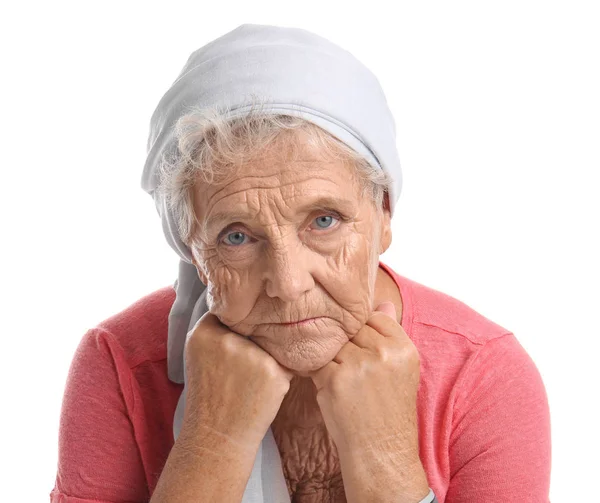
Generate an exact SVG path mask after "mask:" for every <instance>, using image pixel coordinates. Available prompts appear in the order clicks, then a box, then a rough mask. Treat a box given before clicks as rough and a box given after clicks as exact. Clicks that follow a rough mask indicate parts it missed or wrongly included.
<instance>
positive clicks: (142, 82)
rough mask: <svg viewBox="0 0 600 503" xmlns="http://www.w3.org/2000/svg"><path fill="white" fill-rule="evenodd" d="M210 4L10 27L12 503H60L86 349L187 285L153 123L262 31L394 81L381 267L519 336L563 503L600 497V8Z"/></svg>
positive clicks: (8, 401) (5, 371) (47, 18)
mask: <svg viewBox="0 0 600 503" xmlns="http://www.w3.org/2000/svg"><path fill="white" fill-rule="evenodd" d="M212 4H213V5H211V2H206V1H204V2H200V1H195V2H191V1H190V2H173V1H169V2H167V1H166V0H165V1H163V2H144V3H142V2H139V3H138V2H94V3H92V2H72V3H65V2H29V3H25V2H21V3H20V4H19V6H18V7H16V6H8V5H7V6H5V7H3V9H2V10H3V12H1V13H0V19H1V21H0V23H1V25H0V33H1V34H0V37H2V40H0V42H1V43H0V51H1V54H0V56H1V62H2V66H1V74H2V75H1V76H2V78H1V79H0V85H1V87H2V89H1V93H0V100H1V103H0V104H1V118H2V120H1V121H0V128H1V131H0V133H1V136H0V138H1V141H2V161H1V162H2V171H1V177H2V178H1V180H2V190H1V197H0V204H1V205H2V207H1V213H0V214H1V215H2V219H3V223H2V252H1V253H2V260H1V261H0V268H1V274H2V275H1V278H2V284H3V296H5V297H4V299H3V304H2V305H3V309H2V311H3V316H2V321H3V339H2V341H3V347H2V351H3V359H2V360H3V364H2V366H1V370H0V372H1V373H2V376H1V380H0V382H1V383H2V402H3V403H2V414H1V419H0V421H2V432H3V434H4V439H3V441H2V447H1V448H0V450H1V452H2V460H3V468H2V474H1V477H2V478H3V479H4V480H3V483H2V497H1V499H2V500H3V501H10V502H16V501H23V502H33V501H48V500H49V496H48V495H49V492H50V491H51V490H52V487H53V485H54V478H55V475H56V462H57V455H58V453H57V449H58V446H57V441H58V422H59V415H60V407H61V400H62V392H63V387H64V384H65V379H66V376H67V372H68V368H69V364H70V362H71V358H72V356H73V352H74V350H75V348H76V346H77V344H78V343H79V340H80V339H81V337H82V335H83V334H84V333H85V331H86V330H87V329H88V328H90V327H93V326H94V325H95V324H97V323H98V322H100V321H101V320H103V319H104V318H106V317H108V316H110V315H112V314H115V313H117V312H119V311H120V310H122V309H123V308H125V307H126V306H128V305H129V304H131V303H132V302H134V301H135V300H137V299H138V298H140V297H141V296H143V295H146V294H147V293H149V292H151V291H153V290H155V289H158V288H160V287H163V286H166V285H170V284H172V283H173V281H174V279H175V277H176V273H177V269H176V265H177V256H176V255H175V252H174V251H172V250H171V249H170V248H169V247H168V245H167V243H166V240H165V239H164V238H163V235H162V231H161V228H160V222H159V218H158V215H157V214H156V212H155V210H154V206H153V203H152V200H151V198H150V196H148V195H147V194H146V193H145V192H143V190H142V189H141V187H140V176H141V172H142V166H143V163H144V158H145V147H146V138H147V134H148V125H149V120H150V116H151V114H152V112H153V110H154V107H155V106H156V104H157V103H158V100H159V99H160V97H161V96H162V94H163V93H164V92H165V91H166V90H167V89H168V87H169V86H170V85H171V83H172V81H173V80H174V79H175V78H176V76H177V74H178V73H179V71H180V69H181V67H182V66H183V65H184V63H185V61H186V60H187V57H188V56H189V54H190V53H191V52H192V51H193V50H195V49H197V48H198V47H200V46H202V45H204V44H205V43H207V42H209V41H210V40H212V39H214V38H216V37H218V36H220V35H222V34H224V33H225V32H227V31H229V30H232V29H234V28H235V27H237V26H238V25H239V24H242V23H247V22H250V23H259V24H279V25H283V26H294V27H300V28H305V29H308V30H311V31H314V32H316V33H318V34H320V35H322V36H325V37H326V38H329V39H330V40H332V41H333V42H336V43H338V44H340V45H342V46H343V47H345V48H346V49H348V50H350V51H351V52H353V53H354V54H355V55H356V56H357V57H358V58H359V59H360V60H362V61H363V62H364V63H365V64H366V65H367V66H368V67H370V68H371V69H372V71H373V72H374V73H375V74H376V75H377V76H378V78H379V80H380V82H381V84H382V86H383V88H384V90H385V92H386V94H387V96H388V100H389V104H390V107H391V109H392V111H393V113H394V116H395V118H396V122H397V130H398V148H399V152H400V157H401V161H402V165H403V169H404V188H403V192H402V197H401V199H400V202H399V205H398V210H397V214H396V216H395V219H394V243H393V246H392V249H391V250H390V251H389V252H388V253H386V254H385V256H383V261H384V262H386V263H388V264H389V265H391V266H392V268H394V269H395V270H396V271H397V272H399V273H400V274H402V275H404V276H407V277H409V278H411V279H413V280H415V281H418V282H420V283H423V284H425V285H427V286H430V287H433V288H436V289H439V290H441V291H443V292H445V293H448V294H450V295H452V296H454V297H456V298H458V299H460V300H462V301H463V302H465V303H467V304H468V305H470V306H471V307H473V308H474V309H476V310H477V311H479V312H480V313H482V314H483V315H485V316H486V317H488V318H490V319H492V320H493V321H495V322H496V323H498V324H500V325H502V326H504V327H506V328H508V329H510V330H512V331H513V332H514V333H515V334H516V335H517V338H518V339H519V340H520V342H521V344H522V345H523V346H524V347H525V348H526V350H527V351H528V352H529V354H530V355H531V356H532V358H533V359H534V361H535V362H536V364H537V366H538V368H539V370H540V372H541V374H542V377H543V379H544V382H545V385H546V389H547V393H548V397H549V401H550V407H551V421H552V435H553V437H552V450H553V461H552V485H551V499H552V501H553V502H554V503H556V502H562V501H564V502H567V501H578V500H579V499H582V500H583V499H585V500H586V501H592V500H595V498H598V493H597V484H596V482H597V477H598V470H599V468H600V463H599V462H598V451H599V449H600V442H599V434H598V425H599V424H600V417H599V413H598V396H599V393H598V384H600V380H599V379H598V366H599V363H598V356H597V352H598V349H599V345H598V338H599V336H600V330H599V329H598V323H597V313H598V307H597V306H598V303H599V301H600V298H599V297H600V295H599V294H598V289H599V282H600V274H599V268H598V257H600V249H599V245H598V237H599V236H598V235H599V231H598V228H599V224H598V217H599V215H600V208H599V203H598V199H599V198H598V190H599V185H598V181H599V177H598V173H599V169H600V145H599V143H600V99H599V94H600V93H599V90H600V77H599V67H600V63H599V62H600V35H599V34H600V29H599V26H600V16H599V14H598V11H597V10H596V9H597V6H598V2H592V1H590V2H582V1H576V0H568V1H562V2H555V1H544V2H541V1H540V2H534V1H528V0H520V1H503V2H491V1H482V0H479V1H473V2H465V1H452V2H429V1H420V2H416V1H415V2H405V1H400V2H398V1H396V2H377V1H373V0H371V1H369V2H360V3H359V2H357V3H352V2H332V1H329V2H325V1H322V0H320V1H311V0H303V1H300V2H284V1H278V2H266V1H262V2H261V1H254V2H241V1H229V2H219V1H216V2H212ZM590 491H591V492H590ZM594 493H595V494H594Z"/></svg>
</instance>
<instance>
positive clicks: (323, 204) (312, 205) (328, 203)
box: [205, 196, 356, 230]
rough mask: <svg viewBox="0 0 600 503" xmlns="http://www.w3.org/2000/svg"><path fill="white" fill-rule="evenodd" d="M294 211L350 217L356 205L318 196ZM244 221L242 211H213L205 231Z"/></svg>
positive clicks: (246, 217)
mask: <svg viewBox="0 0 600 503" xmlns="http://www.w3.org/2000/svg"><path fill="white" fill-rule="evenodd" d="M295 210H296V213H310V212H311V211H314V210H324V211H334V212H341V213H343V214H346V215H347V216H351V215H352V214H353V213H354V212H355V211H356V205H355V203H354V202H353V201H352V200H350V199H347V198H340V197H333V196H320V197H317V198H315V199H313V200H311V201H308V202H307V203H306V204H303V205H301V206H299V207H297V208H295ZM244 220H249V215H248V213H245V212H243V211H234V212H228V211H215V212H211V213H210V214H209V216H208V218H207V219H206V226H205V229H207V230H209V229H212V228H214V227H219V228H220V227H221V226H224V225H229V224H231V223H233V222H237V221H244Z"/></svg>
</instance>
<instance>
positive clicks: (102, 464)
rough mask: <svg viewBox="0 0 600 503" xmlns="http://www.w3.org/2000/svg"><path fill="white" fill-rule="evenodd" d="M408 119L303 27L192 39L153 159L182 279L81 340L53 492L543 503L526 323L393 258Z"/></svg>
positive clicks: (542, 419) (90, 497)
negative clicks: (399, 131)
mask: <svg viewBox="0 0 600 503" xmlns="http://www.w3.org/2000/svg"><path fill="white" fill-rule="evenodd" d="M394 136H395V133H394V121H393V119H392V116H391V114H390V111H389V109H388V107H387V104H386V101H385V97H384V95H383V92H382V90H381V88H380V86H379V84H378V82H377V79H376V78H375V77H374V76H373V75H372V74H371V72H370V71H369V70H368V69H366V68H365V67H364V66H363V65H362V64H361V63H359V62H358V61H357V60H356V59H355V58H354V57H353V56H351V55H350V54H349V53H347V52H346V51H344V50H342V49H341V48H339V47H337V46H336V45H334V44H332V43H330V42H328V41H326V40H324V39H323V38H321V37H318V36H316V35H313V34H311V33H309V32H306V31H303V30H299V29H286V28H279V27H272V26H256V25H243V26H241V27H239V28H237V29H236V30H234V31H232V32H230V33H228V34H226V35H224V36H222V37H220V38H218V39H217V40H215V41H213V42H212V43H210V44H208V45H207V46H205V47H203V48H201V49H199V50H198V51H196V52H194V53H193V54H192V55H191V56H190V58H189V60H188V62H187V63H186V65H185V67H184V69H183V71H182V72H181V74H180V75H179V77H178V79H177V80H176V81H175V82H174V83H173V85H172V87H171V88H170V89H169V90H168V92H167V93H166V94H165V95H164V97H163V98H162V99H161V101H160V103H159V105H158V107H157V109H156V111H155V113H154V115H153V117H152V123H151V131H150V140H149V144H148V147H149V148H148V158H147V161H146V165H145V168H144V173H143V177H142V185H143V188H144V190H146V191H147V192H148V193H149V194H151V195H152V197H153V198H154V201H155V204H156V208H157V210H158V213H159V215H160V216H161V219H162V224H163V230H164V232H165V236H166V238H167V240H168V242H169V244H170V245H171V246H172V248H173V249H174V250H175V251H176V252H177V253H178V255H179V257H180V265H179V277H178V278H177V281H176V282H175V284H174V287H171V286H169V287H165V288H162V289H160V290H158V291H156V292H153V293H151V294H149V295H148V296H146V297H144V298H142V299H140V300H139V301H137V302H136V303H134V304H133V305H131V306H130V307H129V308H127V309H126V310H124V311H123V312H121V313H118V314H116V315H115V316H113V317H111V318H109V319H107V320H105V321H104V322H102V323H100V324H99V325H98V326H97V327H95V328H93V329H91V330H89V331H88V333H86V334H85V336H84V338H83V339H82V341H81V343H80V345H79V347H78V349H77V351H76V354H75V356H74V358H73V362H72V365H71V369H70V373H69V377H68V382H67V385H66V390H65V395H64V401H63V408H62V415H61V423H60V444H59V465H58V475H57V478H56V485H55V488H54V490H53V491H52V492H51V501H53V502H56V503H58V502H62V503H82V502H92V501H95V502H98V501H100V502H114V503H117V502H125V501H126V502H139V503H141V502H148V501H151V502H152V503H166V502H169V503H178V502H182V503H183V502H199V501H202V502H239V501H243V502H256V503H262V502H273V503H279V502H286V501H288V502H289V501H294V502H305V503H316V502H343V501H348V502H356V503H358V502H361V503H362V502H395V503H400V502H406V503H417V502H427V503H429V502H431V501H439V502H442V501H446V502H447V503H459V502H464V503H467V502H469V503H472V502H475V501H482V502H494V501H497V502H500V501H501V502H513V501H526V502H547V501H548V488H549V472H550V440H549V439H550V434H549V413H548V404H547V399H546V395H545V390H544V385H543V383H542V381H541V379H540V375H539V373H538V371H537V369H536V367H535V365H534V363H533V362H532V360H531V359H530V357H529V356H528V354H527V353H526V352H525V351H524V349H523V348H522V347H521V345H520V344H519V342H518V341H517V339H516V338H515V336H514V334H512V333H511V332H510V331H508V330H506V329H504V328H502V327H501V326H499V325H497V324H495V323H493V322H492V321H490V320H488V319H486V318H485V317H483V316H482V315H480V314H478V313H477V312H475V311H473V310H472V309H470V308H469V307H468V306H466V305H465V304H463V303H461V302H459V301H458V300H456V299H454V298H452V297H450V296H447V295H444V294H443V293H441V292H438V291H435V290H433V289H431V288H428V287H426V286H423V285H421V284H419V283H416V282H414V281H411V280H409V279H408V278H406V277H404V276H401V275H399V274H397V273H396V272H395V271H393V270H392V269H390V268H389V267H388V266H386V265H384V264H383V263H381V262H380V261H379V256H380V254H381V253H383V252H385V251H386V250H387V249H388V247H389V246H390V243H391V240H392V235H391V227H390V220H391V217H392V215H393V212H394V208H395V205H396V202H397V199H398V197H399V194H400V189H401V173H400V166H399V162H398V155H397V152H396V147H395V137H394Z"/></svg>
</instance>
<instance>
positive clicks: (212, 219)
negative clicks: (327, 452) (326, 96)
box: [192, 132, 391, 374]
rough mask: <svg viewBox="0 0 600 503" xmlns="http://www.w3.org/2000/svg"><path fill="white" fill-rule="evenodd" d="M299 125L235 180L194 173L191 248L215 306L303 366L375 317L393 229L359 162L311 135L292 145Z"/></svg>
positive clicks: (234, 326)
mask: <svg viewBox="0 0 600 503" xmlns="http://www.w3.org/2000/svg"><path fill="white" fill-rule="evenodd" d="M291 134H295V135H302V134H303V133H298V132H294V133H289V132H287V133H285V135H288V136H284V135H281V136H280V137H279V141H278V142H276V144H274V145H273V146H271V147H270V148H269V150H268V151H266V152H265V153H264V154H261V155H260V156H259V157H256V158H255V159H253V160H252V161H251V162H248V163H246V164H244V165H243V166H241V168H240V169H239V171H238V172H237V176H236V177H235V178H234V179H233V180H232V181H230V182H228V183H225V184H222V185H216V186H215V185H210V184H207V183H204V182H203V181H199V182H197V183H196V185H195V188H194V199H195V206H194V209H195V212H196V216H197V218H198V221H199V222H200V224H201V225H200V230H199V234H198V237H199V241H200V245H199V246H197V247H195V248H194V249H193V250H192V252H193V255H194V264H195V265H196V268H197V270H198V274H199V276H200V278H201V279H202V281H203V283H204V284H206V285H207V286H208V299H207V302H208V306H209V309H210V312H211V313H213V314H214V315H216V316H217V317H218V318H219V319H220V320H221V322H222V323H223V324H225V325H227V326H228V327H229V328H230V329H231V330H233V331H234V332H237V333H239V334H240V335H243V336H247V337H249V338H250V339H251V340H252V341H254V342H255V343H256V344H258V345H259V346H260V347H261V348H263V349H264V350H265V351H267V352H268V353H269V354H270V355H271V356H273V358H275V359H276V360H277V361H278V362H279V363H280V364H281V365H283V366H285V367H287V368H289V369H290V370H293V371H296V372H297V373H299V374H301V373H303V372H307V371H312V370H316V369H319V368H321V367H323V366H324V365H326V364H327V363H329V362H330V361H331V360H333V358H334V357H335V355H336V354H337V353H338V352H339V350H340V349H341V348H342V346H343V345H344V344H346V343H347V342H348V341H349V340H350V339H351V338H352V337H353V336H354V335H355V334H356V333H357V332H358V330H359V329H360V328H361V327H362V326H363V325H364V324H365V322H366V321H367V318H368V316H369V315H370V313H371V312H372V310H373V308H374V306H373V305H372V302H373V298H374V287H375V279H376V275H377V268H378V262H379V255H380V253H383V252H384V251H385V250H386V249H387V248H388V246H389V245H390V243H391V230H390V215H389V211H387V210H386V211H383V210H381V209H377V208H375V206H374V204H373V202H372V201H371V199H370V197H369V196H368V195H367V196H365V197H361V195H360V186H359V182H358V179H357V178H356V176H355V175H354V173H353V169H354V168H353V167H351V166H349V165H347V164H344V163H343V162H342V161H339V160H333V161H332V160H329V159H325V158H323V157H322V156H319V155H318V152H317V151H315V148H314V147H310V146H309V145H308V144H307V143H306V142H305V141H303V136H297V138H298V141H299V146H296V147H295V148H291V144H290V142H289V138H290V136H289V135H291ZM286 138H287V141H286ZM302 320H308V321H303V322H302V323H297V322H299V321H302Z"/></svg>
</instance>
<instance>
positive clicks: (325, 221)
mask: <svg viewBox="0 0 600 503" xmlns="http://www.w3.org/2000/svg"><path fill="white" fill-rule="evenodd" d="M334 220H337V218H335V217H332V216H331V215H321V216H320V217H317V218H315V222H317V225H318V226H319V227H320V228H321V229H327V228H329V227H331V225H332V223H333V221H334Z"/></svg>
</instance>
